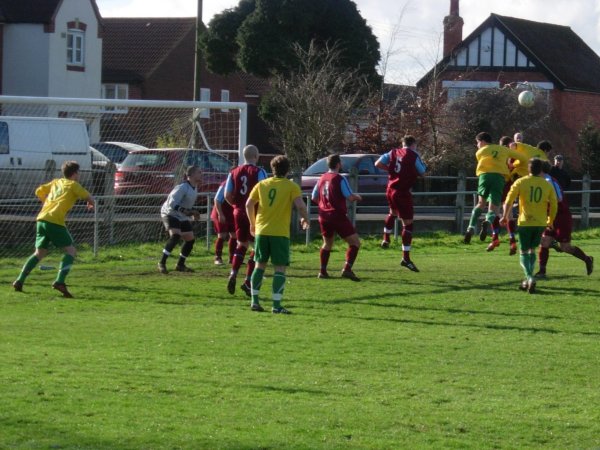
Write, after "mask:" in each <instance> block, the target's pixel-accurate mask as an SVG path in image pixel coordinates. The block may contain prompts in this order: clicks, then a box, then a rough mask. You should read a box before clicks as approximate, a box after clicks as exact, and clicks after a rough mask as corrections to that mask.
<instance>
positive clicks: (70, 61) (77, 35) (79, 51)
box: [67, 30, 85, 70]
mask: <svg viewBox="0 0 600 450" xmlns="http://www.w3.org/2000/svg"><path fill="white" fill-rule="evenodd" d="M84 49H85V32H84V31H82V30H68V31H67V68H68V69H73V70H77V69H75V67H81V68H83V66H84V62H85V59H84V57H85V50H84Z"/></svg>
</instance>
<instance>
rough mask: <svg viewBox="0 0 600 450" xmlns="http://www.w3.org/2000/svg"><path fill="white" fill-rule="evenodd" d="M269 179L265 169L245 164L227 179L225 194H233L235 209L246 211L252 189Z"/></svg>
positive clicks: (234, 170) (233, 171)
mask: <svg viewBox="0 0 600 450" xmlns="http://www.w3.org/2000/svg"><path fill="white" fill-rule="evenodd" d="M265 178H267V173H266V172H265V171H264V169H262V168H260V167H257V166H255V165H254V164H244V165H241V166H238V167H236V168H235V169H233V170H232V171H231V173H230V174H229V177H228V178H227V187H226V188H225V192H233V207H234V208H235V209H239V210H242V211H246V200H248V196H249V195H250V191H251V190H252V188H253V187H254V186H255V185H256V184H257V183H258V182H259V181H261V180H264V179H265Z"/></svg>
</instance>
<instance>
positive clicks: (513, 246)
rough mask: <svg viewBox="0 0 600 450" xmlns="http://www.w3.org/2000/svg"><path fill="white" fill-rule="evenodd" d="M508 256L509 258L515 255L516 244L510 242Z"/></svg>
mask: <svg viewBox="0 0 600 450" xmlns="http://www.w3.org/2000/svg"><path fill="white" fill-rule="evenodd" d="M508 254H509V255H510V256H513V255H516V254H517V243H516V242H511V243H510V250H509V251H508Z"/></svg>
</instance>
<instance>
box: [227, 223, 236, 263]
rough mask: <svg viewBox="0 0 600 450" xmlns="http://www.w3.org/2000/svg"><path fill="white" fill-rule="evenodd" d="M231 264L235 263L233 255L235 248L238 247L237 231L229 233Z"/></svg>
mask: <svg viewBox="0 0 600 450" xmlns="http://www.w3.org/2000/svg"><path fill="white" fill-rule="evenodd" d="M228 247H229V248H228V249H229V264H233V255H235V249H236V248H237V239H236V237H235V231H232V232H230V233H229V243H228Z"/></svg>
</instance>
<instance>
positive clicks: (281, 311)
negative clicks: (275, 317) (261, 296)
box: [271, 306, 292, 314]
mask: <svg viewBox="0 0 600 450" xmlns="http://www.w3.org/2000/svg"><path fill="white" fill-rule="evenodd" d="M271 312H272V313H273V314H291V313H292V312H291V311H289V310H287V309H285V308H284V307H283V306H280V307H279V308H271Z"/></svg>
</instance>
